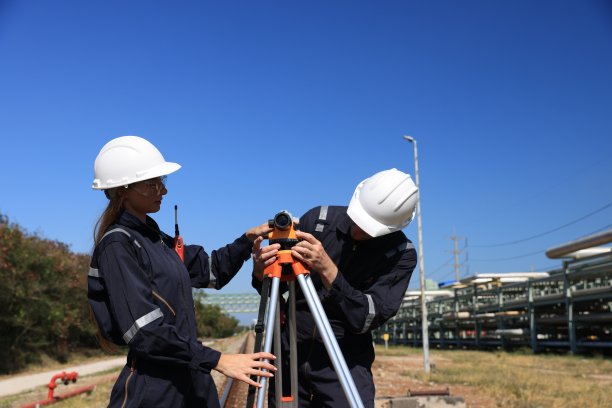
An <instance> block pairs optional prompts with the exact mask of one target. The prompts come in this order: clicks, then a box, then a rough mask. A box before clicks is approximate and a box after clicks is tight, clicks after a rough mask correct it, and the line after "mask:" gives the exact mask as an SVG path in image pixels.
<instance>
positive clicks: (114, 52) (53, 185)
mask: <svg viewBox="0 0 612 408" xmlns="http://www.w3.org/2000/svg"><path fill="white" fill-rule="evenodd" d="M122 135H138V136H142V137H145V138H147V139H149V140H150V141H151V142H152V143H154V144H155V145H156V146H157V147H158V148H159V149H160V150H161V152H162V153H163V154H164V156H165V158H166V159H167V160H169V161H175V162H178V163H180V164H181V165H182V166H183V168H182V169H181V170H180V171H179V172H177V173H175V174H173V175H171V176H170V177H169V184H168V190H169V193H168V195H167V196H166V197H165V199H164V204H163V208H162V210H161V211H160V212H159V213H157V214H155V215H154V218H155V219H156V220H157V221H158V222H159V224H160V225H161V227H162V228H163V229H164V230H165V231H167V232H168V233H170V234H172V233H173V228H174V216H173V206H174V204H178V205H179V221H180V224H181V225H180V226H181V233H182V235H183V237H184V239H185V240H186V242H187V243H199V244H203V245H204V246H205V248H207V249H208V250H212V249H215V248H218V247H220V246H222V245H224V244H226V243H228V242H230V241H232V240H233V239H234V238H236V237H238V236H239V235H240V234H241V233H242V232H244V231H246V230H247V229H248V228H249V227H251V226H254V225H257V224H260V223H262V222H265V221H266V220H267V219H268V218H271V217H272V216H273V215H274V214H275V213H276V212H277V211H279V210H283V209H286V210H289V211H290V212H292V213H293V214H294V215H295V216H299V215H301V214H302V213H303V212H305V211H306V210H308V209H309V208H311V207H313V206H316V205H320V204H329V205H342V204H348V202H349V200H350V197H351V194H352V192H353V189H354V188H355V186H356V185H357V184H358V183H359V182H360V181H361V180H362V179H364V178H366V177H368V176H370V175H371V174H373V173H375V172H377V171H380V170H384V169H388V168H392V167H395V168H398V169H400V170H403V171H406V172H410V173H414V156H413V150H412V145H411V144H410V143H408V142H407V141H405V140H403V138H402V136H403V135H411V136H413V137H414V138H416V139H417V141H418V147H419V170H420V184H421V193H422V195H421V200H422V201H421V202H422V220H423V232H424V255H425V269H426V276H427V277H428V278H431V279H434V280H436V281H445V280H452V279H453V278H454V275H455V273H454V270H453V265H452V262H449V261H451V259H452V257H453V255H452V253H451V251H452V250H453V241H452V240H451V239H450V237H451V236H453V235H456V236H460V237H467V238H468V244H469V246H468V247H467V248H464V241H461V242H459V248H460V249H462V252H461V254H460V261H461V262H462V263H465V260H466V255H467V256H468V260H469V263H468V264H466V265H464V266H463V267H462V268H461V275H462V276H466V275H467V274H474V273H481V272H514V271H529V270H538V271H542V270H547V269H549V268H551V267H556V266H558V265H560V262H559V261H558V260H550V259H547V258H546V256H545V255H544V251H545V250H546V249H547V248H550V247H552V246H556V245H559V244H562V243H565V242H568V241H571V240H574V239H577V238H579V237H582V236H584V235H588V234H591V233H593V232H596V231H599V230H602V229H604V228H606V227H608V228H609V227H611V226H612V225H611V224H612V188H611V187H610V186H611V185H612V181H611V175H612V160H611V156H612V140H611V137H612V6H611V3H610V2H609V1H605V0H599V1H597V0H584V1H577V0H576V1H563V0H548V1H534V0H513V1H490V0H483V1H470V0H467V1H368V2H365V1H308V2H305V1H301V2H298V1H290V2H288V1H264V0H262V1H161V0H158V1H150V0H149V1H109V0H104V1H98V0H88V1H82V0H58V1H33V0H12V1H11V0H0V138H1V143H0V174H1V176H0V179H1V181H2V186H1V188H0V212H1V213H3V214H5V215H7V216H8V217H9V219H10V220H11V221H13V222H17V223H19V224H20V225H22V226H23V227H24V228H26V229H27V230H28V231H30V232H32V233H38V234H40V235H41V236H43V237H46V238H49V239H54V240H59V241H62V242H65V243H67V244H68V245H70V247H71V248H72V249H73V250H74V251H78V252H89V251H90V249H91V246H92V228H93V225H94V223H95V221H96V219H97V217H98V216H99V214H100V213H101V212H102V210H103V208H104V207H105V205H106V199H105V198H104V196H103V194H102V193H100V192H98V191H94V190H92V189H91V182H92V180H93V162H94V159H95V157H96V155H97V153H98V151H99V150H100V148H101V147H102V146H103V145H104V144H105V143H106V142H107V141H109V140H110V139H112V138H114V137H117V136H122ZM606 206H607V207H606ZM587 215H589V216H587ZM581 218H583V219H582V220H580V221H577V220H579V219H581ZM575 221H576V222H575ZM567 224H571V225H569V226H566V227H564V228H559V227H562V226H564V225H567ZM555 229H557V230H556V231H555V232H553V233H546V232H548V231H551V230H555ZM405 232H406V234H407V235H408V236H409V238H411V239H412V240H413V241H414V242H415V243H416V242H417V228H416V222H413V223H412V224H411V225H410V226H409V227H407V228H406V230H405ZM538 235H540V236H538ZM534 236H538V237H536V238H531V237H534ZM529 238H531V239H529ZM515 241H518V242H516V243H512V244H506V245H497V244H505V243H508V242H515ZM486 245H497V246H488V247H487V246H486ZM417 271H418V268H417ZM411 287H413V288H416V287H418V273H415V275H414V276H413V279H412V282H411ZM250 290H251V289H250V263H249V264H247V265H246V266H245V267H244V268H243V270H242V271H241V272H240V273H239V274H238V276H237V277H236V278H235V279H234V281H232V282H231V283H230V284H229V285H228V286H227V287H226V288H224V289H223V291H222V292H221V293H239V292H249V291H250Z"/></svg>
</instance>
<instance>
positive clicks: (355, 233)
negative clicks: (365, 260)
mask: <svg viewBox="0 0 612 408" xmlns="http://www.w3.org/2000/svg"><path fill="white" fill-rule="evenodd" d="M351 238H353V240H355V241H365V240H368V239H372V237H371V236H370V235H368V233H367V232H365V231H364V230H362V229H361V228H359V227H358V226H357V224H353V225H351Z"/></svg>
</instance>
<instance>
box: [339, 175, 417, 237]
mask: <svg viewBox="0 0 612 408" xmlns="http://www.w3.org/2000/svg"><path fill="white" fill-rule="evenodd" d="M417 200H418V189H417V187H416V186H415V185H414V183H413V182H412V178H410V175H409V174H406V173H403V172H401V171H399V170H397V169H390V170H384V171H381V172H379V173H376V174H374V175H373V176H372V177H369V178H367V179H365V180H363V181H362V182H361V183H359V185H358V186H357V188H356V189H355V192H354V193H353V198H352V199H351V203H350V204H349V207H348V211H347V214H348V216H349V217H351V219H352V220H353V221H354V222H355V224H357V226H358V227H359V228H361V229H362V230H364V231H365V232H366V233H367V234H368V235H370V236H372V237H380V236H382V235H385V234H389V233H391V232H394V231H399V230H401V229H402V228H404V227H406V226H407V225H408V224H409V223H410V221H412V218H413V217H414V211H415V208H416V205H417Z"/></svg>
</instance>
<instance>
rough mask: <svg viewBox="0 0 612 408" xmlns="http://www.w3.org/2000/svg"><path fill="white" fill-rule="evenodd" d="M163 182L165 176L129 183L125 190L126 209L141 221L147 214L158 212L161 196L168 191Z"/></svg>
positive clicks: (164, 181)
mask: <svg viewBox="0 0 612 408" xmlns="http://www.w3.org/2000/svg"><path fill="white" fill-rule="evenodd" d="M165 183H166V176H163V177H156V178H152V179H148V180H143V181H139V182H138V183H133V184H130V185H129V186H128V188H127V189H126V192H125V193H126V194H125V201H124V206H125V208H126V210H128V211H129V212H131V213H132V214H134V215H136V216H137V217H138V218H140V219H141V220H142V221H144V220H145V219H146V215H147V214H150V213H156V212H158V211H159V209H160V208H161V203H162V199H163V196H164V195H166V194H167V193H168V190H166V185H165Z"/></svg>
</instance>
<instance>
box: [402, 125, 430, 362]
mask: <svg viewBox="0 0 612 408" xmlns="http://www.w3.org/2000/svg"><path fill="white" fill-rule="evenodd" d="M404 139H406V140H407V141H409V142H410V143H412V145H413V147H414V177H415V181H416V187H417V189H418V190H419V192H418V195H419V199H418V201H417V207H416V213H417V232H418V237H419V278H420V281H421V282H420V283H421V337H422V339H421V340H422V342H423V366H424V369H425V372H426V373H429V372H430V371H431V367H430V365H429V320H428V318H427V299H426V298H425V257H424V255H423V228H422V226H421V186H420V185H419V155H418V150H417V141H416V139H415V138H413V137H411V136H404Z"/></svg>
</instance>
